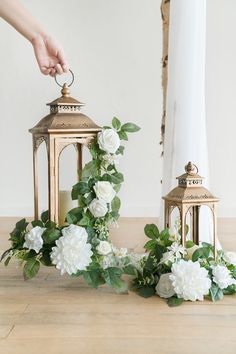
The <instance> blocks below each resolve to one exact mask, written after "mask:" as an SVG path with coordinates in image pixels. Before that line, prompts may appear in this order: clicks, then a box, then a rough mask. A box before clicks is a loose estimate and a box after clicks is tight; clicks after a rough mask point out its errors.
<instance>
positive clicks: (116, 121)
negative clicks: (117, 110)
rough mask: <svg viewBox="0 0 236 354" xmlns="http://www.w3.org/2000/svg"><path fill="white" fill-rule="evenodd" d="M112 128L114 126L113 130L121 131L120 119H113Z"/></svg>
mask: <svg viewBox="0 0 236 354" xmlns="http://www.w3.org/2000/svg"><path fill="white" fill-rule="evenodd" d="M112 126H113V128H114V129H116V130H119V129H120V127H121V122H120V121H119V119H118V118H116V117H114V118H113V119H112Z"/></svg>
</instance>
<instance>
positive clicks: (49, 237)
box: [42, 229, 61, 244]
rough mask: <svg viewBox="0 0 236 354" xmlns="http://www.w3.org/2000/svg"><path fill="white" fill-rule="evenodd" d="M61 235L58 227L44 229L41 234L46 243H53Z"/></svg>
mask: <svg viewBox="0 0 236 354" xmlns="http://www.w3.org/2000/svg"><path fill="white" fill-rule="evenodd" d="M60 236H61V232H60V230H58V229H46V230H45V231H44V233H43V235H42V238H43V240H44V242H45V243H46V244H51V243H54V242H55V241H56V240H57V239H59V237H60Z"/></svg>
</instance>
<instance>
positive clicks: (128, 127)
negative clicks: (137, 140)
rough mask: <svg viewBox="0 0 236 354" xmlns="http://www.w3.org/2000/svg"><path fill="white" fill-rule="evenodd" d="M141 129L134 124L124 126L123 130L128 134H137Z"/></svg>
mask: <svg viewBox="0 0 236 354" xmlns="http://www.w3.org/2000/svg"><path fill="white" fill-rule="evenodd" d="M140 129H141V128H140V127H139V126H138V125H136V124H134V123H126V124H124V125H122V127H121V130H123V131H125V132H127V133H135V132H138V131H139V130H140Z"/></svg>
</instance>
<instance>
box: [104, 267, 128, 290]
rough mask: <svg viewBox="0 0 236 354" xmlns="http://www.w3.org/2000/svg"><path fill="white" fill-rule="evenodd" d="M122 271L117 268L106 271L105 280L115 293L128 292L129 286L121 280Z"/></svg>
mask: <svg viewBox="0 0 236 354" xmlns="http://www.w3.org/2000/svg"><path fill="white" fill-rule="evenodd" d="M121 275H122V270H121V269H119V268H117V267H109V268H107V269H105V271H104V279H105V281H106V283H107V284H108V285H110V286H111V287H112V288H113V289H114V290H115V291H117V292H119V293H124V292H127V284H126V283H125V282H124V281H123V280H122V279H121Z"/></svg>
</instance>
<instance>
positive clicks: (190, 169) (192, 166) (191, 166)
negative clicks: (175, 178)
mask: <svg viewBox="0 0 236 354" xmlns="http://www.w3.org/2000/svg"><path fill="white" fill-rule="evenodd" d="M185 171H186V172H187V174H189V175H194V174H196V173H198V167H197V166H196V165H195V164H194V163H192V162H191V161H190V162H189V163H188V164H187V165H186V166H185Z"/></svg>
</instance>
